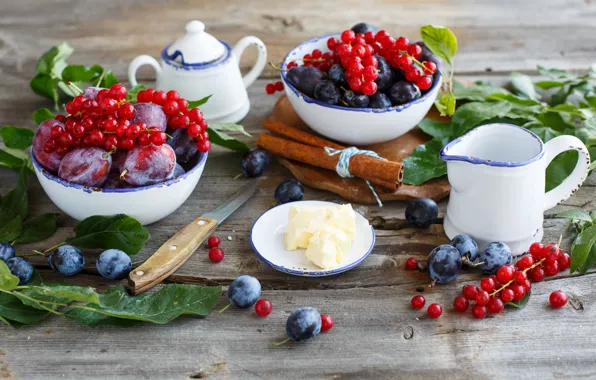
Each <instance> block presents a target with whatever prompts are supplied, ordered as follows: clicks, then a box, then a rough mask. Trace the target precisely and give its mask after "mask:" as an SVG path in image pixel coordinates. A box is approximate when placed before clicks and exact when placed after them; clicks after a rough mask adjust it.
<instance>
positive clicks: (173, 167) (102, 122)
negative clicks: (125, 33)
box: [31, 84, 211, 224]
mask: <svg viewBox="0 0 596 380" xmlns="http://www.w3.org/2000/svg"><path fill="white" fill-rule="evenodd" d="M65 109H66V115H57V116H56V118H55V119H50V120H46V121H44V122H42V123H41V124H40V125H39V127H38V128H37V131H36V132H35V137H34V138H33V146H32V149H31V159H32V162H33V167H34V169H35V174H36V175H37V178H38V179H39V182H40V183H41V185H42V187H43V189H44V190H45V192H46V194H47V195H48V196H49V197H50V199H51V200H52V202H54V204H55V205H56V206H57V207H58V208H60V209H61V210H62V211H64V212H65V213H66V214H68V215H70V216H71V217H73V218H75V219H77V220H83V219H85V218H87V217H89V216H92V215H115V214H127V215H130V216H132V217H134V218H136V219H138V220H139V221H140V222H141V223H142V224H149V223H153V222H155V221H157V220H160V219H162V218H164V217H166V216H167V215H169V214H171V213H172V212H174V211H175V210H176V209H177V208H178V207H180V205H182V203H184V201H185V200H186V199H187V198H188V197H189V195H190V194H191V193H192V191H193V190H194V188H195V186H196V185H197V183H198V181H199V179H200V178H201V174H202V173H203V169H204V167H205V162H206V161H207V155H208V151H209V149H210V148H211V143H210V141H209V135H208V133H207V126H208V125H207V122H206V121H205V119H204V118H203V115H202V114H201V111H200V110H199V109H198V108H191V109H189V103H188V102H187V101H186V100H185V99H182V98H180V95H179V94H178V93H177V92H175V91H169V92H164V91H155V90H153V89H147V90H142V91H140V92H138V94H137V95H136V96H130V95H128V94H127V90H126V88H125V87H124V86H122V85H120V84H115V85H113V86H112V87H111V88H109V89H102V88H94V87H90V88H87V89H86V90H85V91H84V93H82V94H81V95H79V96H77V97H75V98H74V99H73V100H72V101H70V102H68V103H67V104H66V106H65Z"/></svg>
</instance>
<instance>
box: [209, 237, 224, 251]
mask: <svg viewBox="0 0 596 380" xmlns="http://www.w3.org/2000/svg"><path fill="white" fill-rule="evenodd" d="M220 244H221V240H220V239H219V238H218V237H217V236H211V237H210V238H209V240H207V245H208V246H209V248H213V247H217V246H219V245H220Z"/></svg>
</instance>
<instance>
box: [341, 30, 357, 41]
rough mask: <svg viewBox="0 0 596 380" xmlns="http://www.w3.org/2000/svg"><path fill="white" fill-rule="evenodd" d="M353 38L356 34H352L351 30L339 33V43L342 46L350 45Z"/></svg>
mask: <svg viewBox="0 0 596 380" xmlns="http://www.w3.org/2000/svg"><path fill="white" fill-rule="evenodd" d="M354 38H356V33H354V32H353V31H352V30H349V29H348V30H344V31H343V32H342V33H341V41H342V42H343V43H344V44H350V43H352V41H353V40H354Z"/></svg>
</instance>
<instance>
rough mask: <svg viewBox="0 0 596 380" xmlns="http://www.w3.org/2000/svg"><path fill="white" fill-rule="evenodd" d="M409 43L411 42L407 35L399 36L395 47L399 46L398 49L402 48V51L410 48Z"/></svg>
mask: <svg viewBox="0 0 596 380" xmlns="http://www.w3.org/2000/svg"><path fill="white" fill-rule="evenodd" d="M409 44H410V41H408V39H407V38H405V37H399V38H398V39H397V40H396V41H395V47H396V48H397V50H400V51H405V50H406V49H407V48H408V45H409Z"/></svg>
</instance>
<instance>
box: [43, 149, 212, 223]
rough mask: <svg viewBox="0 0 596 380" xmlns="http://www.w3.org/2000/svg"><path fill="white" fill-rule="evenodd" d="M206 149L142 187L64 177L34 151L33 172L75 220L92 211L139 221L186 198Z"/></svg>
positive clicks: (157, 215)
mask: <svg viewBox="0 0 596 380" xmlns="http://www.w3.org/2000/svg"><path fill="white" fill-rule="evenodd" d="M207 156H208V153H200V156H199V157H197V159H196V160H197V161H196V164H195V165H194V166H193V167H192V168H191V169H190V170H188V171H187V172H186V173H184V174H183V175H181V176H180V177H178V178H173V179H170V180H168V181H165V182H162V183H159V184H155V185H150V186H141V187H132V188H122V189H101V188H94V187H87V186H83V185H78V184H75V183H71V182H68V181H65V180H63V179H61V178H59V177H57V176H55V175H54V174H51V173H50V172H48V171H47V170H46V169H44V168H43V167H42V166H41V165H40V164H39V162H38V161H37V159H36V158H35V155H34V154H33V152H31V160H32V161H33V167H34V169H35V175H36V176H37V179H38V180H39V183H41V187H43V189H44V191H45V192H46V194H47V195H48V197H50V199H51V200H52V202H54V204H55V205H56V207H58V208H59V209H60V210H62V211H63V212H65V213H66V214H68V215H70V216H71V217H73V218H74V219H76V220H83V219H85V218H88V217H90V216H93V215H116V214H126V215H129V216H132V217H133V218H135V219H137V220H138V221H139V222H141V224H143V225H145V224H150V223H153V222H156V221H158V220H160V219H163V218H165V217H166V216H168V215H170V214H171V213H172V212H174V211H175V210H176V209H177V208H178V207H180V206H181V205H182V203H184V201H186V199H187V198H188V197H189V196H190V194H191V193H192V191H193V190H194V188H195V187H196V185H197V183H198V182H199V179H200V178H201V174H203V169H204V168H205V162H206V161H207Z"/></svg>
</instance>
